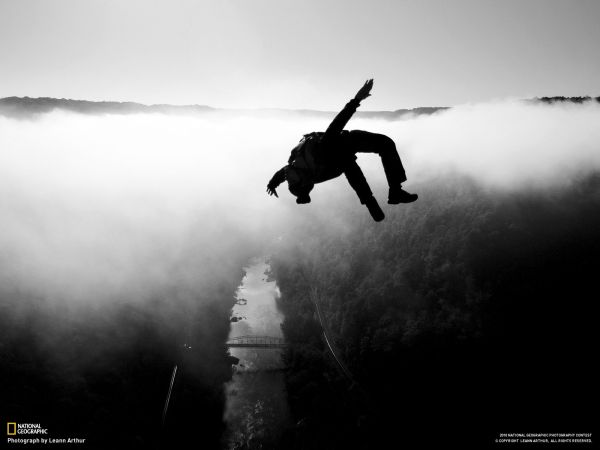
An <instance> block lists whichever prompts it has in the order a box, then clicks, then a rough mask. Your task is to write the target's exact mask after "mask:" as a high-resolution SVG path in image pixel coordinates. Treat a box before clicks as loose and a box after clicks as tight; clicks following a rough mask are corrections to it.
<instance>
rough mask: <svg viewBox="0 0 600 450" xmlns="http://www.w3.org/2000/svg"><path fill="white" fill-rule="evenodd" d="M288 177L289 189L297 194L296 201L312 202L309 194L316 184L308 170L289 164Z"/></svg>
mask: <svg viewBox="0 0 600 450" xmlns="http://www.w3.org/2000/svg"><path fill="white" fill-rule="evenodd" d="M286 179H287V182H288V189H289V190H290V192H291V193H292V194H293V195H295V196H296V203H298V204H304V203H310V196H309V195H308V194H310V191H312V189H313V187H314V186H315V184H314V183H313V181H312V180H311V179H310V177H309V176H308V174H307V173H306V171H305V170H300V169H297V168H295V167H293V166H288V167H287V170H286Z"/></svg>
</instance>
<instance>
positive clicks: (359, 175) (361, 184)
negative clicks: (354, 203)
mask: <svg viewBox="0 0 600 450" xmlns="http://www.w3.org/2000/svg"><path fill="white" fill-rule="evenodd" d="M344 175H346V178H347V180H348V183H350V186H352V189H354V191H355V192H356V195H358V198H359V199H360V202H361V203H362V204H363V205H364V204H366V203H367V201H368V200H369V199H370V198H371V197H373V192H371V188H370V187H369V183H367V179H366V178H365V175H364V174H363V172H362V170H360V167H358V164H356V161H352V162H351V163H350V164H348V166H347V167H346V169H345V170H344Z"/></svg>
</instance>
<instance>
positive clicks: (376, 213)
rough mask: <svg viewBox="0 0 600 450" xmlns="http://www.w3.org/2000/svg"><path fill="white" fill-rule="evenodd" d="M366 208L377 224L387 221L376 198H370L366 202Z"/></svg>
mask: <svg viewBox="0 0 600 450" xmlns="http://www.w3.org/2000/svg"><path fill="white" fill-rule="evenodd" d="M365 206H366V207H367V208H368V209H369V212H370V213H371V217H373V220H374V221H375V222H381V221H382V220H383V219H385V214H383V211H382V210H381V208H380V207H379V204H378V203H377V200H375V197H371V198H369V199H368V200H367V201H366V202H365Z"/></svg>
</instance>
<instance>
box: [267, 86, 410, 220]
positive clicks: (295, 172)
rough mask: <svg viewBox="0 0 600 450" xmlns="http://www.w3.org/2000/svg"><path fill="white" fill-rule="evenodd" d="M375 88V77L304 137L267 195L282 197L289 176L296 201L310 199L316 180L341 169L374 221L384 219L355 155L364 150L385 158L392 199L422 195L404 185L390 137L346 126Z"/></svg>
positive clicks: (328, 177) (392, 201)
mask: <svg viewBox="0 0 600 450" xmlns="http://www.w3.org/2000/svg"><path fill="white" fill-rule="evenodd" d="M372 88H373V80H367V82H366V83H365V84H364V86H363V87H362V88H360V90H359V91H358V92H357V93H356V96H355V97H354V98H353V99H352V100H350V101H349V102H348V104H346V106H345V107H344V109H342V110H341V111H340V112H339V114H338V115H337V116H336V117H335V119H333V122H331V124H330V125H329V127H328V128H327V131H325V132H313V133H309V134H305V135H304V137H303V138H302V139H301V140H300V143H299V144H298V145H297V146H296V147H295V148H294V149H293V150H292V153H291V155H290V158H289V160H288V164H287V165H286V166H285V167H283V168H282V169H280V170H278V171H277V172H276V173H275V175H273V178H271V180H270V181H269V184H268V185H267V192H268V193H269V195H275V197H279V196H278V195H277V191H276V189H277V187H278V186H279V185H280V184H281V183H283V182H284V181H286V180H287V182H288V188H289V190H290V192H291V193H292V194H293V195H295V196H296V203H298V204H303V203H310V196H309V193H310V191H311V190H312V189H313V187H314V185H315V183H322V182H323V181H327V180H331V179H333V178H336V177H339V176H340V175H341V174H342V173H343V174H344V175H346V178H347V179H348V182H349V183H350V186H352V188H353V189H354V190H355V191H356V194H357V195H358V198H359V199H360V202H361V203H362V204H363V205H366V207H367V208H368V209H369V212H370V213H371V216H372V217H373V219H374V220H375V221H377V222H380V221H382V220H383V219H384V217H385V215H384V214H383V211H382V210H381V208H380V207H379V204H378V203H377V200H375V197H373V192H371V188H370V187H369V184H368V183H367V180H366V179H365V176H364V175H363V173H362V170H361V169H360V167H359V166H358V164H357V163H356V153H358V152H364V153H377V154H378V155H379V156H380V157H381V162H382V164H383V169H384V171H385V176H386V178H387V182H388V185H389V188H390V190H389V196H388V203H390V204H392V205H396V204H398V203H410V202H414V201H415V200H416V199H417V198H418V196H417V194H409V193H408V192H406V191H405V190H404V189H402V183H404V182H405V181H406V174H405V172H404V167H403V166H402V162H401V161H400V156H398V152H397V151H396V145H395V144H394V141H393V140H392V139H390V138H389V137H387V136H385V135H383V134H376V133H369V132H368V131H361V130H352V131H347V130H344V127H345V126H346V124H347V123H348V121H349V120H350V118H351V117H352V115H353V114H354V113H355V112H356V109H357V108H358V107H359V106H360V102H361V101H363V100H364V99H366V98H367V97H369V96H370V95H371V94H370V92H371V89H372Z"/></svg>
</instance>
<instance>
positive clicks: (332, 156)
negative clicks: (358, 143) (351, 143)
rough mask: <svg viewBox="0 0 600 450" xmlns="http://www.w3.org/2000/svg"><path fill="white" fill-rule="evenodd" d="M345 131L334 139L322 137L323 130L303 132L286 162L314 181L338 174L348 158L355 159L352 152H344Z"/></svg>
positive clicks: (342, 170)
mask: <svg viewBox="0 0 600 450" xmlns="http://www.w3.org/2000/svg"><path fill="white" fill-rule="evenodd" d="M346 133H347V132H342V134H341V135H340V136H339V137H335V138H334V139H324V137H325V133H323V132H313V133H309V134H305V135H304V137H303V138H302V139H301V140H300V142H299V143H298V145H297V146H296V147H295V148H294V149H293V150H292V154H291V155H290V159H289V161H288V163H289V164H290V165H292V166H294V167H295V168H296V169H299V170H301V171H302V172H304V173H305V175H306V176H309V177H310V178H311V179H312V181H313V182H314V183H321V182H323V181H327V180H331V179H333V178H336V177H338V176H340V175H341V174H342V173H344V166H345V165H346V163H347V162H348V160H354V159H356V157H355V156H354V153H349V154H346V153H347V152H344V144H343V140H344V138H345V137H346Z"/></svg>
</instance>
